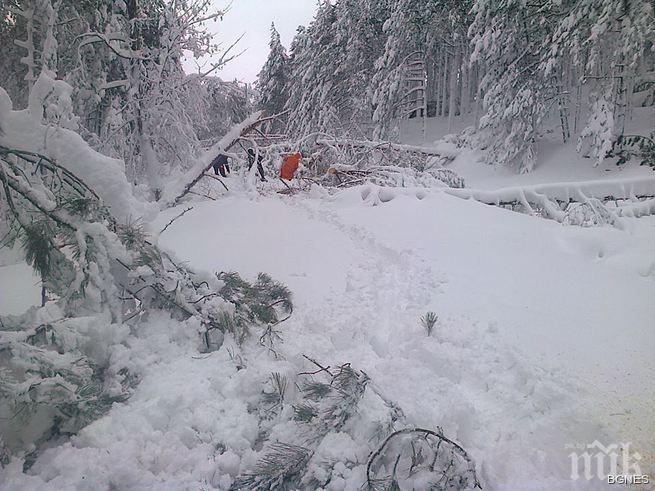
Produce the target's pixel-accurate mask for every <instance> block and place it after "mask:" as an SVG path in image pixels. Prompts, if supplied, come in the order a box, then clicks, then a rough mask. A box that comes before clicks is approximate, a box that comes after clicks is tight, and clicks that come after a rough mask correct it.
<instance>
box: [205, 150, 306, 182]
mask: <svg viewBox="0 0 655 491" xmlns="http://www.w3.org/2000/svg"><path fill="white" fill-rule="evenodd" d="M247 154H248V170H250V169H251V168H252V166H253V165H254V164H255V161H257V172H258V173H259V178H260V179H261V181H262V182H264V181H266V180H267V179H266V176H265V175H264V166H263V165H262V161H263V160H264V157H263V156H262V155H257V154H256V153H255V150H254V149H253V148H249V149H248V150H247ZM301 159H302V153H301V152H295V153H290V154H286V155H285V156H284V157H283V161H282V167H281V168H280V178H281V179H285V180H287V181H290V180H292V179H293V177H294V175H295V173H296V171H297V170H298V168H299V167H300V161H301ZM211 165H212V167H213V168H214V174H216V175H217V176H218V175H220V176H221V177H227V176H228V175H230V164H229V162H228V156H227V155H225V154H223V153H221V154H219V155H218V156H217V157H216V158H215V159H214V160H213V161H212V164H211Z"/></svg>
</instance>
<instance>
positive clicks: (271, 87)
mask: <svg viewBox="0 0 655 491" xmlns="http://www.w3.org/2000/svg"><path fill="white" fill-rule="evenodd" d="M269 46H270V52H269V54H268V59H267V60H266V63H265V64H264V67H263V68H262V70H261V72H259V75H258V76H257V88H258V89H259V97H260V102H259V103H260V106H261V108H262V109H264V110H265V111H266V113H267V114H269V115H272V114H279V113H281V112H282V111H283V110H284V105H285V104H286V101H287V83H288V80H289V73H288V72H289V57H288V56H287V52H286V49H285V48H284V46H282V42H281V41H280V34H279V33H278V32H277V29H275V24H271V41H270V43H269Z"/></svg>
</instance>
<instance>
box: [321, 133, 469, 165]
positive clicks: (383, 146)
mask: <svg viewBox="0 0 655 491" xmlns="http://www.w3.org/2000/svg"><path fill="white" fill-rule="evenodd" d="M316 144H317V145H324V146H332V147H352V148H360V149H370V150H392V151H396V152H405V153H417V154H421V155H426V156H429V157H441V158H442V159H445V160H447V161H449V162H450V161H452V160H454V159H455V157H457V155H458V152H457V151H456V150H452V149H448V148H429V147H418V146H414V145H402V144H400V143H392V142H388V141H372V140H370V141H369V140H346V139H339V138H334V139H328V138H318V139H317V140H316Z"/></svg>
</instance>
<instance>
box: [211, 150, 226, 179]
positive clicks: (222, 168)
mask: <svg viewBox="0 0 655 491" xmlns="http://www.w3.org/2000/svg"><path fill="white" fill-rule="evenodd" d="M212 167H213V168H214V174H216V175H219V174H220V175H221V177H227V175H228V174H229V173H230V166H229V164H228V163H227V155H225V154H222V153H221V154H219V155H218V157H216V158H215V159H214V160H213V161H212Z"/></svg>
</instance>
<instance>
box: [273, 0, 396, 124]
mask: <svg viewBox="0 0 655 491" xmlns="http://www.w3.org/2000/svg"><path fill="white" fill-rule="evenodd" d="M387 5H388V2H386V1H384V2H374V1H371V0H348V1H344V2H338V3H336V4H331V3H330V2H321V3H320V5H319V8H318V10H317V12H316V16H315V17H314V20H313V21H312V22H311V24H310V25H309V26H308V27H307V28H305V29H302V30H301V31H299V33H298V35H297V36H296V39H294V42H293V45H292V51H291V74H290V79H289V90H288V92H289V100H288V102H287V106H286V108H287V109H289V110H291V111H292V115H291V117H290V119H289V128H290V130H291V132H292V133H293V134H295V135H306V134H309V133H314V132H316V131H326V130H327V131H329V132H331V133H342V132H345V131H349V130H353V129H355V128H357V129H356V130H355V131H359V130H361V129H362V128H361V126H363V124H366V123H368V122H369V121H370V114H371V108H370V104H369V103H368V98H367V91H368V89H369V85H370V84H369V80H370V79H371V78H372V77H373V73H374V63H375V60H376V59H377V57H378V56H380V53H381V50H382V48H383V46H384V32H383V29H382V27H383V24H384V21H385V19H386V18H387V16H388V13H387V10H388V9H387Z"/></svg>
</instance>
